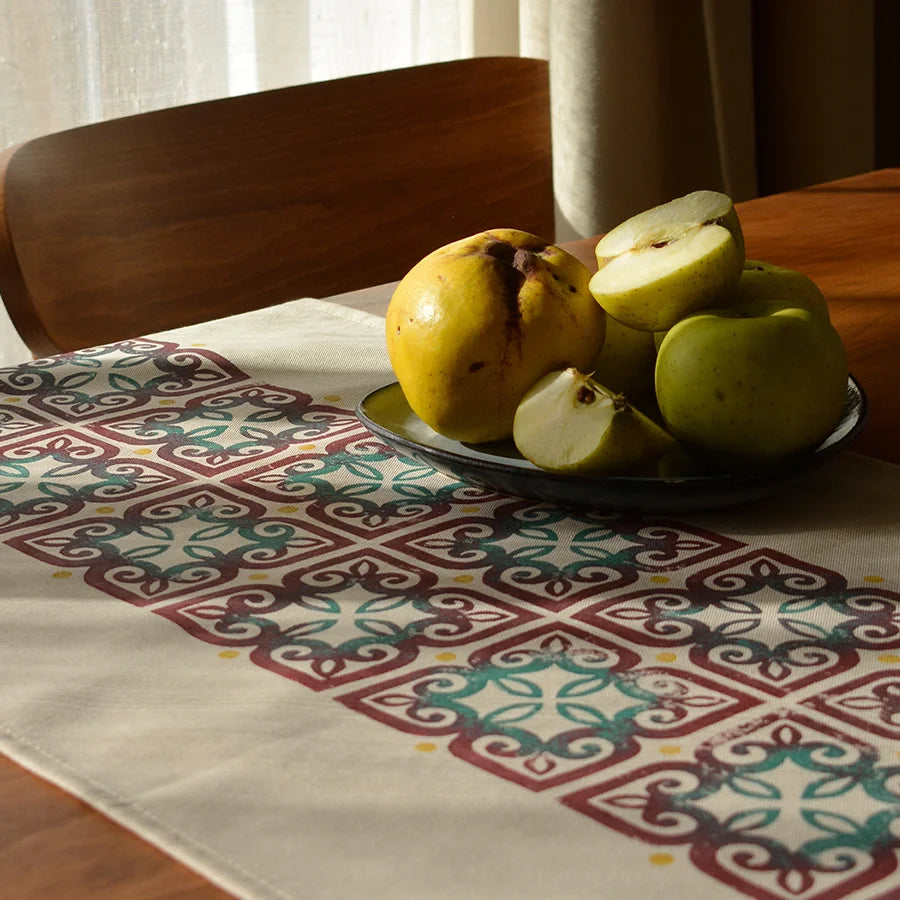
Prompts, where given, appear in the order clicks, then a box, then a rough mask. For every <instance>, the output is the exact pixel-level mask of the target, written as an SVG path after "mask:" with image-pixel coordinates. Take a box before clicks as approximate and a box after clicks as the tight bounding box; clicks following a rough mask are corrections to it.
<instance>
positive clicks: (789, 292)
mask: <svg viewBox="0 0 900 900" xmlns="http://www.w3.org/2000/svg"><path fill="white" fill-rule="evenodd" d="M751 301H759V302H761V303H777V304H779V305H780V306H796V307H799V308H800V309H808V310H810V311H811V312H814V313H818V314H819V315H823V316H825V318H826V319H827V318H829V313H828V304H827V303H826V301H825V296H824V295H823V294H822V292H821V291H820V290H819V287H818V285H817V284H816V283H815V282H814V281H813V280H812V279H811V278H809V277H807V276H806V275H804V274H802V273H801V272H795V271H794V270H793V269H786V268H784V267H782V266H776V265H774V264H773V263H768V262H761V261H759V260H755V259H748V260H745V262H744V270H743V272H741V277H740V279H739V280H738V283H737V285H736V286H735V289H734V291H733V292H732V294H731V295H730V297H729V302H734V303H747V302H751Z"/></svg>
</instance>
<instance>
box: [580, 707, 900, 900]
mask: <svg viewBox="0 0 900 900" xmlns="http://www.w3.org/2000/svg"><path fill="white" fill-rule="evenodd" d="M564 802H565V803H566V804H567V805H569V806H572V807H573V808H575V809H578V810H580V811H581V812H584V813H586V814H588V815H590V816H592V817H594V818H597V819H599V820H601V821H603V822H605V823H606V824H609V825H612V826H613V827H615V828H617V829H618V830H620V831H624V832H625V833H627V834H631V835H633V836H635V837H640V838H643V839H645V840H648V841H651V842H653V843H690V845H691V858H692V859H693V861H694V862H695V864H697V865H698V866H699V867H700V868H701V869H704V870H705V871H707V872H709V873H710V874H711V875H714V876H715V877H717V878H719V879H720V880H721V881H724V882H725V883H726V884H731V885H733V886H735V887H738V888H742V889H752V890H751V893H752V895H753V896H758V897H765V898H779V900H781V898H786V897H807V896H815V897H835V898H837V897H843V896H847V895H848V894H849V893H850V892H851V891H852V890H854V889H856V888H858V887H860V886H862V885H863V884H866V883H868V882H869V881H875V880H878V879H880V878H883V877H884V876H885V875H887V874H890V873H891V872H893V871H894V870H895V869H896V865H897V856H896V851H897V850H898V849H900V828H898V826H900V766H898V765H883V764H879V761H878V754H877V753H876V751H875V750H874V749H873V748H872V747H869V746H868V745H866V744H863V743H860V742H857V741H854V740H851V739H849V738H847V737H845V736H843V735H840V734H839V733H837V732H836V731H833V730H832V729H830V728H826V727H824V726H821V725H817V724H815V723H813V722H811V721H810V720H807V719H805V718H803V717H801V716H798V715H796V714H785V715H783V716H777V715H770V716H767V717H766V718H764V719H763V720H762V721H761V722H758V723H756V727H755V728H754V729H752V730H751V729H750V728H745V729H744V730H743V733H738V734H736V735H732V736H730V737H727V738H726V739H720V740H719V741H716V742H714V743H709V744H706V745H703V746H701V747H700V748H698V750H697V751H696V754H695V762H692V763H684V764H680V765H666V764H656V765H650V766H645V767H643V768H641V769H638V770H636V771H634V772H631V773H629V774H628V775H625V776H622V777H621V778H618V779H615V780H614V781H611V782H608V783H606V784H600V785H596V786H591V787H589V788H587V789H584V790H581V791H578V792H576V793H574V794H571V795H569V796H568V797H566V798H565V799H564Z"/></svg>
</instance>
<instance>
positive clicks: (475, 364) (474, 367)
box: [469, 360, 484, 374]
mask: <svg viewBox="0 0 900 900" xmlns="http://www.w3.org/2000/svg"><path fill="white" fill-rule="evenodd" d="M483 368H484V361H483V360H480V361H479V362H473V363H472V365H471V366H469V371H470V372H471V373H472V374H474V373H475V372H477V371H478V370H479V369H483Z"/></svg>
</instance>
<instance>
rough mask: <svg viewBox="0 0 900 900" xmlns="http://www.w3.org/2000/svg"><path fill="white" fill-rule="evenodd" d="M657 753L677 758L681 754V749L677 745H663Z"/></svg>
mask: <svg viewBox="0 0 900 900" xmlns="http://www.w3.org/2000/svg"><path fill="white" fill-rule="evenodd" d="M659 752H660V753H662V754H663V755H664V756H678V754H679V753H681V747H679V746H678V744H663V746H662V747H660V748H659Z"/></svg>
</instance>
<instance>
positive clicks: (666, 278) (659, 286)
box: [590, 191, 744, 331]
mask: <svg viewBox="0 0 900 900" xmlns="http://www.w3.org/2000/svg"><path fill="white" fill-rule="evenodd" d="M596 254H597V266H598V271H597V272H596V274H595V275H594V276H593V278H592V279H591V282H590V291H591V293H592V294H593V296H594V299H595V300H596V301H597V302H598V303H599V304H600V305H601V306H602V307H603V308H604V309H605V310H606V312H607V313H609V314H610V315H611V316H612V317H613V318H615V319H618V321H620V322H622V323H623V324H625V325H628V326H629V327H631V328H636V329H638V330H640V331H665V330H666V329H668V328H671V327H672V326H673V325H674V324H675V323H676V322H677V321H678V320H679V319H682V318H684V316H686V315H688V314H690V313H692V312H696V311H697V310H701V309H705V308H708V307H711V306H714V305H716V304H717V302H718V298H719V297H720V296H721V295H722V294H723V293H725V292H726V291H728V290H730V289H731V288H733V287H734V286H735V285H736V284H737V281H738V279H739V278H740V275H741V270H742V269H743V265H744V239H743V233H742V231H741V225H740V221H739V220H738V216H737V213H736V212H735V209H734V204H733V203H732V202H731V198H730V197H728V195H727V194H722V193H719V192H718V191H694V192H693V193H691V194H687V195H686V196H684V197H679V198H677V199H676V200H671V201H670V202H668V203H664V204H662V205H661V206H656V207H654V208H653V209H649V210H646V211H645V212H642V213H639V214H638V215H636V216H632V217H631V218H630V219H627V220H626V221H624V222H622V223H621V224H620V225H617V226H616V227H615V228H613V229H612V231H610V232H609V233H608V234H607V235H605V236H604V237H603V238H601V240H600V241H599V242H598V244H597V246H596Z"/></svg>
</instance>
